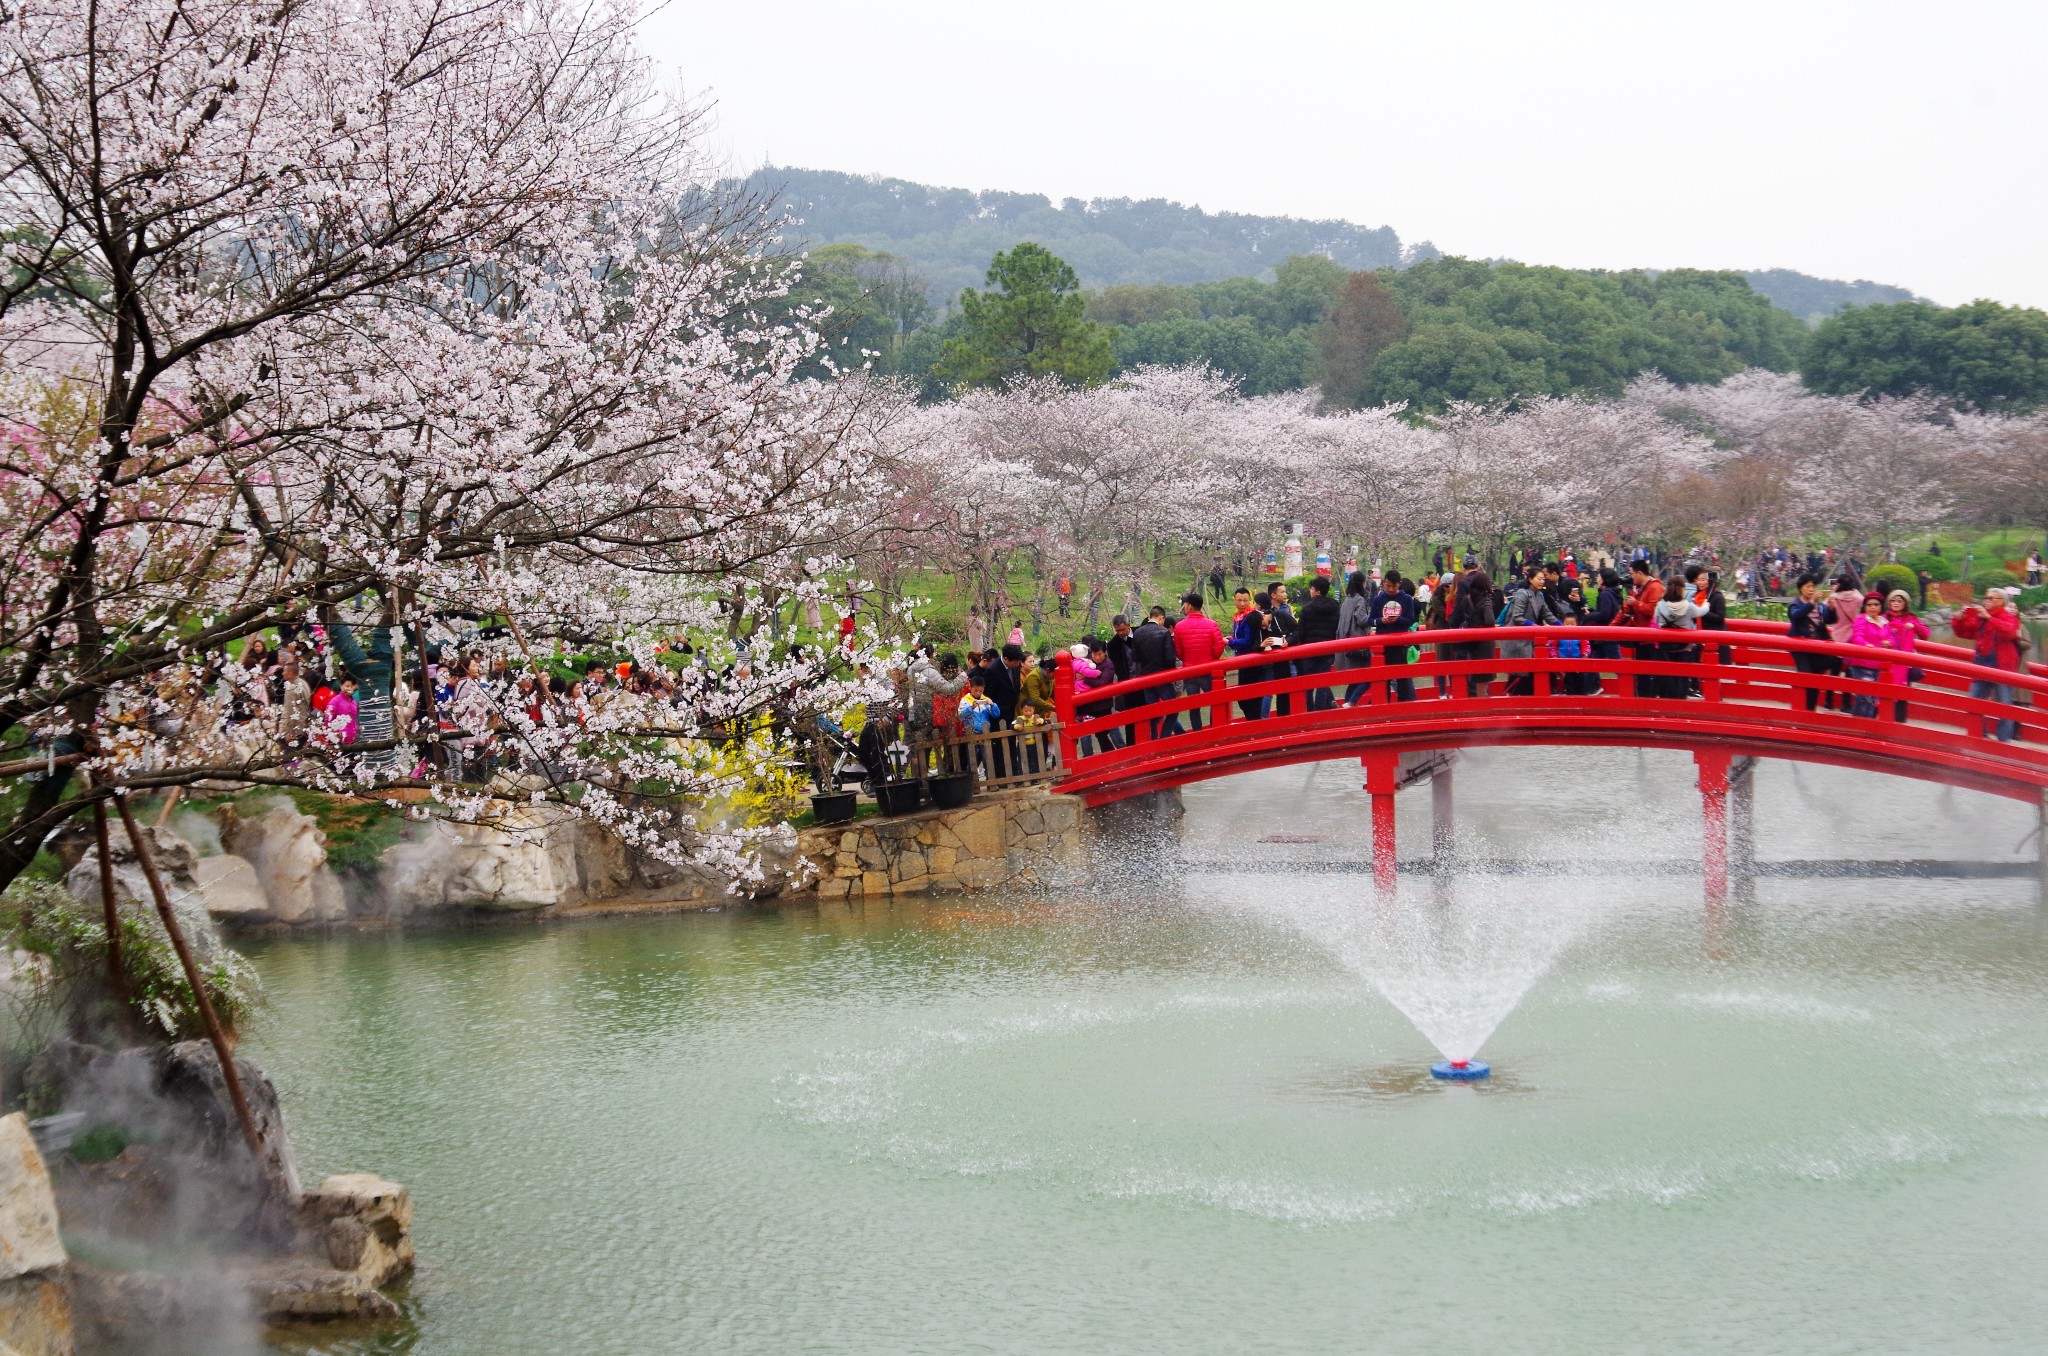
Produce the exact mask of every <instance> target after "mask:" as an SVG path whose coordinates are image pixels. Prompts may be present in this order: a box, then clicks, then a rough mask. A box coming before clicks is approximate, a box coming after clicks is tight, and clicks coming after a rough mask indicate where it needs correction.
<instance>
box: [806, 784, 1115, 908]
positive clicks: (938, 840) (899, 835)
mask: <svg viewBox="0 0 2048 1356" xmlns="http://www.w3.org/2000/svg"><path fill="white" fill-rule="evenodd" d="M1081 820H1082V815H1081V802H1080V801H1078V800H1075V799H1073V798H1072V797H1070V796H1062V795H1057V794H1055V793H1052V792H1048V791H1046V790H1045V789H1044V788H1042V787H1027V788H1025V789H1023V790H1018V791H1006V792H1002V791H999V792H992V793H989V794H987V795H984V796H980V797H977V798H976V799H975V800H974V801H973V802H972V803H971V804H969V805H968V806H967V807H966V808H965V809H962V810H922V811H919V812H918V813H916V814H912V815H904V816H902V817H900V818H897V819H866V820H860V821H858V822H856V823H852V824H842V825H826V826H822V827H819V828H813V829H806V830H804V831H803V832H802V833H801V834H799V835H798V838H797V854H798V855H799V856H800V857H801V858H803V859H804V860H805V861H807V862H809V863H810V864H811V866H812V868H813V869H814V870H815V871H816V872H817V873H818V885H817V893H818V897H819V898H821V899H845V898H848V897H862V898H871V897H875V896H881V895H915V894H926V893H932V892H939V893H943V892H946V891H952V890H974V889H985V888H987V887H990V886H996V885H1036V884H1043V883H1047V882H1052V881H1057V880H1060V879H1063V878H1066V877H1068V876H1071V875H1072V874H1074V873H1075V872H1077V871H1078V870H1079V868H1080V865H1081V862H1082V860H1083V850H1082V840H1081Z"/></svg>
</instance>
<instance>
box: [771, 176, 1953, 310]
mask: <svg viewBox="0 0 2048 1356" xmlns="http://www.w3.org/2000/svg"><path fill="white" fill-rule="evenodd" d="M746 182H747V186H748V187H749V188H751V189H752V190H753V191H755V192H757V193H760V194H762V195H764V196H767V197H770V198H772V199H774V200H775V202H776V203H777V204H778V205H779V206H780V207H781V208H782V209H783V210H784V211H786V212H788V213H789V214H790V215H792V216H795V217H798V218H800V219H801V220H802V222H803V224H802V226H800V227H799V228H798V230H797V232H796V242H801V243H804V244H809V245H827V244H836V243H852V244H858V245H863V246H866V247H867V248H868V249H870V250H874V251H878V252H881V253H886V254H889V255H893V256H894V257H895V258H896V259H898V260H900V261H901V262H902V263H903V264H904V265H906V266H907V267H908V268H909V269H911V270H912V271H913V272H915V274H916V275H917V276H918V277H920V278H922V279H923V280H924V281H925V283H926V284H927V286H928V287H929V289H930V293H931V300H932V303H933V305H934V306H935V307H936V308H937V309H939V310H940V311H942V312H943V311H944V310H945V309H946V308H948V307H950V306H952V305H953V304H954V303H955V302H957V301H958V299H959V296H960V291H961V289H962V288H966V287H979V286H980V285H981V282H982V275H983V274H984V273H985V272H986V271H987V269H988V261H989V259H990V258H991V257H992V256H994V255H995V253H996V252H997V251H999V250H1007V249H1009V248H1010V247H1011V246H1012V245H1015V244H1017V243H1018V242H1019V241H1022V240H1032V241H1036V242H1037V243H1039V244H1041V245H1043V246H1045V247H1046V248H1047V249H1049V250H1051V251H1052V252H1053V253H1054V254H1056V255H1058V256H1059V257H1060V258H1062V259H1064V260H1066V262H1067V263H1068V264H1070V265H1072V266H1073V269H1074V271H1075V272H1076V273H1077V274H1079V275H1080V278H1081V286H1082V287H1084V288H1088V289H1090V290H1094V289H1099V288H1104V287H1113V286H1117V285H1120V284H1130V285H1139V286H1142V285H1145V284H1148V283H1174V284H1179V285H1181V286H1191V285H1193V284H1197V283H1217V282H1222V281H1224V280H1226V279H1231V278H1256V277H1266V278H1269V279H1270V276H1271V271H1272V270H1273V269H1274V268H1275V267H1276V266H1277V265H1278V264H1280V263H1281V262H1282V261H1283V260H1285V259H1287V258H1288V257H1289V256H1290V255H1296V254H1320V255H1324V256H1326V257H1328V258H1329V259H1331V260H1333V261H1335V262H1336V263H1339V264H1341V265H1343V266H1344V267H1345V268H1347V269H1377V268H1405V267H1407V266H1409V265H1411V264H1414V263H1417V262H1420V261H1421V260H1424V259H1433V258H1435V257H1436V256H1437V254H1438V250H1437V249H1436V247H1435V246H1434V245H1431V244H1430V243H1429V242H1428V241H1422V242H1420V243H1416V244H1411V245H1407V246H1404V245H1403V244H1402V243H1401V238H1400V236H1398V235H1397V234H1396V233H1395V232H1394V229H1393V228H1392V227H1391V226H1358V225H1354V224H1353V223H1351V222H1348V221H1304V220H1302V219H1300V218H1297V217H1276V216H1257V215H1253V214H1249V213H1243V212H1205V211H1203V210H1202V209H1201V208H1200V207H1184V206H1182V205H1181V204H1180V203H1177V202H1167V201H1165V200H1164V199H1160V198H1149V199H1145V200H1142V201H1134V200H1132V199H1130V198H1096V199H1093V200H1092V201H1086V202H1084V201H1082V200H1081V199H1079V198H1068V199H1066V200H1064V201H1062V202H1060V203H1057V204H1056V203H1054V202H1053V201H1052V200H1051V199H1050V198H1048V197H1046V196H1045V195H1044V194H1042V193H1005V192H998V191H993V190H989V191H984V192H979V193H976V192H972V191H970V190H968V189H964V188H934V187H931V186H929V185H925V184H917V183H912V182H910V181H909V180H906V179H885V178H881V177H879V176H868V175H859V174H842V173H839V172H837V171H834V170H810V169H793V168H789V167H787V166H779V165H771V166H767V167H764V168H762V169H759V170H756V171H755V172H754V173H753V174H751V175H749V176H748V178H747V181H746ZM1618 262H1625V261H1618ZM1742 276H1743V277H1745V278H1747V279H1748V280H1749V285H1750V286H1751V287H1752V288H1754V289H1755V290H1756V291H1757V292H1759V293H1761V294H1762V295H1763V296H1765V297H1767V298H1769V299H1770V301H1771V302H1772V304H1774V305H1776V306H1779V307H1781V308H1783V309H1784V310H1787V311H1790V312H1791V313H1792V314H1793V315H1795V316H1798V317H1799V318H1800V319H1801V320H1804V321H1806V322H1808V323H1809V324H1811V323H1813V322H1815V321H1817V320H1819V319H1820V318H1822V317H1824V316H1829V315H1833V314H1834V313H1835V312H1837V311H1839V310H1841V309H1843V308H1844V307H1847V306H1869V305H1874V304H1877V303H1881V302H1895V301H1912V300H1914V297H1913V294H1912V293H1911V292H1909V291H1907V290H1906V289H1905V288H1902V287H1889V286H1886V285H1884V284H1882V283H1874V282H1861V281H1859V282H1841V281H1837V280H1835V279H1831V278H1815V277H1810V276H1808V275H1807V274H1804V273H1795V272H1793V271H1792V270H1790V269H1783V268H1774V269H1768V270H1760V271H1757V272H1750V273H1745V274H1743V275H1742Z"/></svg>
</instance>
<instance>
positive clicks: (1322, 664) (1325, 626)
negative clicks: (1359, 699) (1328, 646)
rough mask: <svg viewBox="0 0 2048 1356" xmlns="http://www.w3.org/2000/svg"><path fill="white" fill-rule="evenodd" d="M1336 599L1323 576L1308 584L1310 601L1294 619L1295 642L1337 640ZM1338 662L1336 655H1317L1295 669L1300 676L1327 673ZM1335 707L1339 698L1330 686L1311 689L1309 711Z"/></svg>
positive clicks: (1302, 662) (1328, 582) (1313, 642)
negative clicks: (1301, 674) (1336, 697)
mask: <svg viewBox="0 0 2048 1356" xmlns="http://www.w3.org/2000/svg"><path fill="white" fill-rule="evenodd" d="M1339 610H1340V609H1339V608H1338V606H1337V600H1336V599H1335V598H1332V597H1331V596H1330V581H1329V580H1328V579H1325V578H1323V577H1322V576H1321V575H1318V576H1316V577H1315V578H1314V579H1311V580H1309V582H1308V601H1307V602H1306V603H1303V604H1302V606H1301V615H1300V616H1299V617H1298V618H1296V619H1295V624H1294V643H1295V644H1296V645H1315V644H1318V643H1320V642H1322V641H1326V640H1335V639H1336V638H1337V615H1338V612H1339ZM1336 662H1337V657H1336V656H1335V655H1328V654H1326V655H1317V656H1315V657H1314V658H1310V659H1304V660H1301V661H1300V662H1299V663H1297V664H1296V665H1295V666H1294V668H1295V672H1297V673H1328V672H1329V671H1330V668H1331V666H1332V665H1334V664H1335V663H1336ZM1335 705H1336V699H1335V697H1334V695H1333V694H1332V692H1331V690H1330V689H1329V688H1327V687H1318V688H1311V689H1310V690H1309V694H1308V709H1309V710H1311V711H1327V710H1329V709H1330V708H1331V707H1332V706H1335Z"/></svg>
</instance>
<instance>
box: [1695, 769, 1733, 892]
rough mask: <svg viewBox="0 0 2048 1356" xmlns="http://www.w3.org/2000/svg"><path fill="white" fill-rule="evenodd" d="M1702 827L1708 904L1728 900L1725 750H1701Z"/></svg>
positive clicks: (1726, 771)
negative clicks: (1719, 751)
mask: <svg viewBox="0 0 2048 1356" xmlns="http://www.w3.org/2000/svg"><path fill="white" fill-rule="evenodd" d="M1692 760H1693V762H1694V763H1696V764H1698V765H1699V778H1700V811H1701V813H1700V831H1701V833H1702V835H1703V836H1704V839H1705V842H1704V846H1705V849H1706V850H1705V853H1704V854H1703V856H1704V860H1705V875H1706V894H1707V907H1708V908H1719V907H1720V906H1721V905H1723V904H1726V903H1727V902H1728V761H1729V757H1728V755H1727V754H1725V753H1710V752H1708V751H1706V750H1698V751H1696V752H1694V754H1693V756H1692Z"/></svg>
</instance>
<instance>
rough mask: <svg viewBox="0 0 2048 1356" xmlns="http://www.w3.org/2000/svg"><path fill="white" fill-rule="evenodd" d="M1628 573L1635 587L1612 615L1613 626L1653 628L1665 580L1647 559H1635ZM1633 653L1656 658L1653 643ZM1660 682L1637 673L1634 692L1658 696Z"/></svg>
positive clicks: (1661, 599) (1641, 657) (1641, 656)
mask: <svg viewBox="0 0 2048 1356" xmlns="http://www.w3.org/2000/svg"><path fill="white" fill-rule="evenodd" d="M1628 572H1629V581H1630V582H1631V583H1633V584H1634V585H1635V586H1636V587H1635V592H1634V593H1632V594H1630V595H1629V600H1628V601H1627V602H1625V603H1623V604H1622V605H1621V612H1620V614H1619V615H1617V616H1616V617H1615V619H1614V624H1615V625H1616V626H1640V627H1642V628H1644V629H1645V630H1649V629H1651V628H1654V627H1655V626H1656V625H1657V604H1659V603H1661V602H1663V601H1664V581H1663V580H1661V579H1659V578H1658V577H1657V572H1656V571H1655V570H1653V569H1651V568H1650V562H1649V561H1647V560H1638V561H1636V562H1635V563H1634V564H1632V565H1630V566H1629V567H1628ZM1634 653H1635V657H1636V658H1638V659H1655V658H1656V657H1657V647H1656V646H1655V645H1638V646H1635V647H1634ZM1662 681H1663V679H1661V678H1655V677H1652V676H1650V675H1649V674H1643V673H1639V674H1637V675H1636V681H1635V692H1636V695H1637V696H1638V697H1655V696H1657V695H1658V694H1659V692H1660V690H1661V689H1660V688H1659V687H1658V684H1659V683H1661V682H1662Z"/></svg>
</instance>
